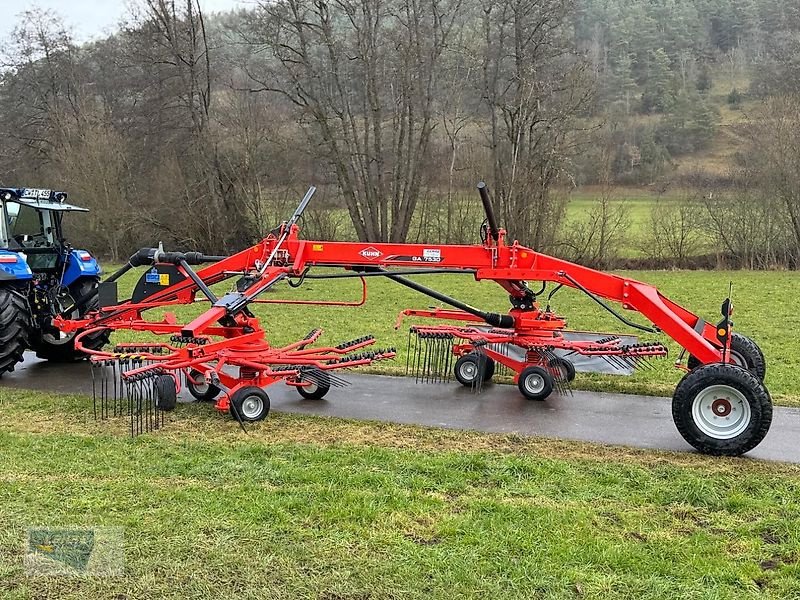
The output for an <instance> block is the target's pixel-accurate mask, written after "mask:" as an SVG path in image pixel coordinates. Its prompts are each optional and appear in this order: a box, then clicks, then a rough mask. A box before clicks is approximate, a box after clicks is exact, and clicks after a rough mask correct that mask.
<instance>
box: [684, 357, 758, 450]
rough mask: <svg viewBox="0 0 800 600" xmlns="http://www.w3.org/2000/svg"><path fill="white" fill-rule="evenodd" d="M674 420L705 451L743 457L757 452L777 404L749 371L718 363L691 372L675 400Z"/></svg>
mask: <svg viewBox="0 0 800 600" xmlns="http://www.w3.org/2000/svg"><path fill="white" fill-rule="evenodd" d="M672 418H673V420H674V421H675V425H676V427H677V428H678V431H679V432H680V434H681V435H682V436H683V438H684V439H685V440H686V441H687V442H689V443H690V444H691V445H692V446H694V447H695V448H696V449H697V450H699V451H700V452H704V453H706V454H712V455H716V456H739V455H741V454H744V453H745V452H749V451H750V450H752V449H753V448H755V447H756V446H757V445H758V444H759V443H761V440H763V439H764V437H765V436H766V435H767V432H768V431H769V427H770V424H771V423H772V399H771V398H770V395H769V392H768V391H767V389H766V388H765V387H764V384H763V383H762V382H761V381H760V380H759V379H758V378H757V377H756V376H755V375H754V374H753V373H751V372H750V371H748V370H747V369H745V368H743V367H739V366H737V365H731V364H722V363H715V364H710V365H704V366H702V367H698V368H696V369H695V370H694V371H691V372H690V373H687V374H686V375H685V376H684V378H683V379H682V380H681V381H680V383H679V384H678V387H677V388H676V389H675V394H674V396H673V398H672Z"/></svg>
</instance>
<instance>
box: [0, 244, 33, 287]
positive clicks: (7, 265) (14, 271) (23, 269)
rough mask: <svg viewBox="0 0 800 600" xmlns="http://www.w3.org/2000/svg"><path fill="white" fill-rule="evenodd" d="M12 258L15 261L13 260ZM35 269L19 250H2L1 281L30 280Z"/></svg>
mask: <svg viewBox="0 0 800 600" xmlns="http://www.w3.org/2000/svg"><path fill="white" fill-rule="evenodd" d="M12 259H14V260H13V262H12ZM30 279H33V271H31V268H30V267H29V266H28V263H27V262H26V261H25V257H24V256H23V255H21V254H19V253H18V252H9V251H8V250H0V281H29V280H30Z"/></svg>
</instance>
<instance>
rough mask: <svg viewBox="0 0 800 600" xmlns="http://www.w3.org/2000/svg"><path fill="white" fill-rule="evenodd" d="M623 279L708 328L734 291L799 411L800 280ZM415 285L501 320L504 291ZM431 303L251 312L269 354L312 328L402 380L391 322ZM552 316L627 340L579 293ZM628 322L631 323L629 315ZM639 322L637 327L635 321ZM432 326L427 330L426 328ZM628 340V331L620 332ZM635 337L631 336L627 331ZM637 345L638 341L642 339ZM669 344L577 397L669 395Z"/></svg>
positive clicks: (638, 275) (467, 283) (705, 275)
mask: <svg viewBox="0 0 800 600" xmlns="http://www.w3.org/2000/svg"><path fill="white" fill-rule="evenodd" d="M624 275H625V276H628V277H632V278H635V279H639V280H642V281H646V282H648V283H652V284H654V285H656V286H657V287H658V288H659V289H660V290H661V291H662V292H663V293H665V294H666V295H667V296H668V297H670V298H672V299H673V300H675V301H677V302H678V303H680V304H682V305H683V306H685V307H687V308H688V309H690V310H692V311H694V312H696V313H697V314H699V315H701V316H702V317H704V318H706V319H707V320H709V321H712V322H716V321H717V319H719V318H720V317H719V316H718V315H719V308H720V304H721V302H722V300H723V298H724V297H725V296H726V294H727V293H728V284H729V282H731V281H732V282H733V284H734V303H735V306H736V309H735V318H734V320H735V327H736V329H737V331H740V332H742V333H744V334H745V335H749V336H751V337H753V338H754V339H755V340H756V341H757V342H758V344H759V345H760V346H761V347H762V348H763V350H764V353H765V355H766V357H767V379H766V383H767V386H768V387H769V389H770V391H771V392H772V394H773V399H774V400H775V401H776V402H777V403H780V404H786V405H800V379H798V378H797V377H796V376H795V374H796V372H797V370H798V369H799V368H800V345H798V343H797V339H796V338H797V334H796V332H797V331H798V329H800V327H798V326H799V325H800V315H798V313H797V311H796V310H795V302H794V297H795V295H796V293H797V292H796V290H797V289H798V284H800V274H797V273H793V272H749V271H731V272H722V271H717V272H708V271H646V272H645V271H634V272H626V273H624ZM135 279H136V277H131V276H129V277H126V278H125V279H124V280H123V281H122V282H121V288H120V293H121V294H122V295H123V296H124V295H125V294H127V293H129V292H130V290H131V289H132V287H133V284H134V283H135ZM415 279H416V280H418V281H420V282H422V283H425V284H427V285H430V286H432V287H435V288H436V289H438V290H440V291H442V292H445V293H448V294H451V295H453V296H455V297H456V298H459V299H461V300H463V301H466V302H468V303H470V304H473V305H475V306H478V307H481V308H486V309H491V310H496V311H499V312H506V311H507V309H508V300H507V297H506V296H505V294H504V292H503V290H502V289H501V288H500V287H499V286H498V285H496V284H494V283H491V282H481V283H476V282H475V281H474V280H473V279H472V278H471V277H470V276H468V275H467V276H462V275H437V276H420V277H416V278H415ZM360 293H361V288H360V282H359V281H358V280H327V281H326V280H316V281H313V280H309V281H307V282H306V283H305V284H304V285H303V286H302V287H301V288H300V289H299V290H292V289H291V288H289V287H288V286H286V285H285V284H281V285H279V286H277V291H276V292H274V293H272V294H268V295H267V296H268V297H269V298H271V299H277V298H287V299H299V298H309V299H315V300H334V299H339V300H343V299H357V298H359V297H360ZM432 302H433V301H432V300H430V299H429V298H427V297H425V296H422V295H420V294H418V293H416V292H414V291H412V290H408V289H407V288H404V287H402V286H400V285H398V284H396V283H394V282H391V281H384V280H382V279H378V278H372V279H371V280H370V281H369V297H368V300H367V302H366V304H365V305H364V306H361V307H358V308H343V307H309V306H297V305H295V306H292V305H258V306H256V308H255V312H256V313H257V314H258V316H259V317H260V318H262V323H263V326H264V327H265V329H266V331H267V334H268V336H269V339H270V341H271V342H272V343H274V344H276V345H282V344H286V343H290V342H293V341H296V340H298V339H300V338H302V337H303V336H304V335H305V334H306V333H308V331H309V330H310V329H312V328H314V327H323V328H325V330H326V334H325V336H324V337H323V338H322V341H324V340H327V341H334V342H336V343H338V342H339V341H343V340H346V339H352V338H355V337H359V336H361V335H365V334H373V335H375V336H376V337H377V338H378V345H379V346H382V347H385V346H397V348H398V351H399V356H398V358H397V360H396V361H394V362H388V363H379V364H378V365H376V366H375V367H374V368H373V371H374V372H380V373H388V374H402V373H404V372H405V368H406V347H407V332H408V327H407V326H408V325H410V324H413V323H414V322H422V321H413V320H408V321H406V322H405V323H404V326H403V327H401V328H400V329H399V330H395V329H394V323H395V317H396V315H397V314H398V313H399V312H400V311H401V310H402V309H404V308H424V307H426V306H429V305H430V304H431V303H432ZM205 306H207V304H197V305H195V306H190V307H178V309H177V310H176V312H177V313H178V317H179V318H180V319H188V318H189V317H191V316H192V315H194V314H197V313H198V312H199V311H200V310H202V308H203V307H205ZM553 309H554V310H555V311H557V312H559V313H561V314H564V315H566V316H567V317H568V322H569V325H570V327H571V328H572V329H577V330H587V331H611V332H625V331H626V330H627V328H626V327H625V326H624V325H622V324H620V323H618V322H617V321H616V320H615V319H614V318H613V317H612V316H611V315H609V314H608V313H606V312H605V311H603V310H602V309H601V308H600V307H598V306H597V305H596V304H595V303H594V302H593V301H592V300H590V299H588V298H587V297H585V296H583V295H582V294H581V293H580V292H577V291H573V290H569V289H564V290H561V291H560V292H559V293H558V294H557V295H556V296H555V297H554V299H553ZM633 318H634V319H636V318H637V315H633ZM639 320H640V322H641V319H639ZM428 322H431V321H428ZM627 332H628V333H631V331H630V330H627ZM634 333H635V332H634ZM118 339H119V340H120V341H121V340H123V339H126V340H129V339H138V340H144V339H152V337H149V336H147V335H145V334H130V333H125V334H119V335H118ZM643 339H645V338H643ZM647 339H648V340H650V339H661V340H662V341H664V342H668V345H669V346H670V352H671V355H670V357H669V358H668V359H666V360H659V361H654V366H655V369H654V370H650V371H640V372H637V373H636V374H635V375H633V376H632V377H618V376H608V375H592V374H579V376H578V379H577V380H576V382H575V386H576V387H577V388H578V389H588V390H596V391H613V392H626V393H641V394H653V395H664V396H671V395H672V392H673V390H674V388H675V385H676V384H677V382H678V380H679V379H680V377H681V372H680V371H678V370H676V369H675V368H674V367H673V366H672V363H673V361H674V359H675V358H677V356H678V353H679V348H678V347H677V346H676V345H675V344H672V343H671V342H670V341H669V340H668V339H667V338H666V337H665V336H649V337H647Z"/></svg>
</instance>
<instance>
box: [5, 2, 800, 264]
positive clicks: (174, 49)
mask: <svg viewBox="0 0 800 600" xmlns="http://www.w3.org/2000/svg"><path fill="white" fill-rule="evenodd" d="M65 10H67V9H66V8H65ZM3 54H4V64H5V69H4V71H3V74H2V81H0V134H2V136H3V140H4V144H3V146H2V148H0V168H1V169H2V173H3V180H4V183H5V184H9V185H36V186H50V187H58V188H66V189H68V190H69V191H70V192H72V194H73V198H75V199H76V200H78V199H79V201H80V202H81V203H83V204H85V205H87V206H88V207H89V208H91V209H92V211H93V212H92V213H91V214H90V215H89V216H88V217H87V219H86V220H85V221H82V222H81V223H79V224H78V227H77V230H76V233H75V236H80V237H81V238H82V239H83V240H86V241H85V242H84V243H88V244H90V245H91V246H92V247H94V248H97V250H98V251H99V252H101V253H103V254H107V255H110V256H111V257H112V258H119V257H122V256H125V255H127V253H128V252H130V250H131V249H133V248H135V247H138V246H139V245H141V244H151V243H152V242H153V241H154V239H160V240H163V241H164V242H165V243H166V244H169V245H172V246H177V247H202V248H203V249H205V250H208V251H229V250H233V249H235V248H240V247H242V246H244V245H245V244H247V243H250V242H251V241H252V240H253V239H257V238H258V237H259V236H261V235H262V234H263V233H264V232H265V231H267V230H269V229H270V228H271V227H272V226H274V224H275V222H276V221H277V220H278V219H279V218H281V217H282V216H283V215H285V214H286V211H287V210H288V206H289V205H291V204H293V203H294V202H295V200H296V198H297V197H298V194H299V193H301V191H302V190H303V189H304V188H305V186H306V185H307V184H309V183H315V184H317V185H319V186H320V189H321V194H320V197H318V199H317V200H316V201H315V208H314V210H312V211H311V213H310V214H309V216H308V218H307V222H306V224H305V227H306V231H307V233H308V234H309V235H318V236H321V237H356V236H357V237H359V238H360V239H364V240H397V241H399V240H404V239H409V238H414V239H423V238H424V239H429V240H431V241H446V242H456V241H465V240H470V241H471V240H473V239H474V237H475V231H476V227H477V224H478V223H479V221H480V215H479V213H477V212H476V211H475V210H473V209H474V207H475V206H476V203H475V201H474V197H473V194H472V192H471V191H470V190H472V189H474V188H473V186H474V183H475V182H476V181H478V180H479V179H485V180H486V181H488V182H489V184H490V187H491V188H492V190H493V191H494V193H495V199H496V203H497V205H498V209H499V213H500V218H501V220H502V222H503V223H505V224H506V226H507V227H508V228H509V229H510V233H511V235H513V236H514V237H517V238H519V239H521V240H524V241H525V242H527V243H528V244H531V245H533V246H535V247H537V248H541V249H544V250H547V251H551V252H555V253H559V254H562V255H565V256H568V257H570V258H573V259H575V260H579V261H582V262H585V263H589V264H596V265H605V266H607V265H609V264H613V263H614V260H615V259H616V258H617V257H618V256H619V255H620V248H621V247H622V246H626V245H627V246H631V247H636V248H641V249H640V250H636V255H637V256H641V257H643V258H648V259H654V260H657V261H660V262H659V264H662V263H664V261H666V263H667V264H690V263H691V262H692V260H693V257H696V256H698V255H707V256H712V259H711V260H717V261H723V262H726V263H727V264H731V265H734V266H736V265H740V266H774V265H778V264H780V265H792V266H793V265H795V264H796V263H797V258H798V257H799V256H800V198H798V193H797V191H796V190H797V189H800V182H798V181H797V180H798V177H799V176H798V173H800V168H797V165H798V164H800V150H798V148H797V143H796V142H795V140H796V139H798V138H799V137H800V136H798V135H797V133H798V119H797V115H798V114H800V108H798V106H800V104H798V100H797V95H796V94H797V92H798V91H800V83H799V82H800V6H798V3H797V2H796V1H794V0H777V1H773V0H574V1H570V0H504V1H502V2H501V1H497V0H337V1H336V2H326V1H324V0H281V1H279V2H271V3H262V4H259V5H257V6H253V8H252V9H248V10H242V11H238V12H232V13H229V14H214V15H209V14H205V13H204V12H203V6H202V0H200V2H199V3H198V2H191V1H190V2H175V1H174V0H140V1H139V2H135V3H133V6H132V11H131V14H130V15H129V16H128V17H127V18H126V21H125V22H124V23H122V24H121V26H120V29H119V31H118V32H117V33H115V34H114V35H112V36H111V37H108V38H106V39H102V40H99V41H94V42H92V43H89V44H84V45H79V44H76V43H74V41H73V39H72V37H71V34H70V32H69V31H66V30H65V29H64V27H63V24H62V21H61V19H60V18H59V16H58V15H55V14H52V13H41V12H33V13H26V14H24V15H22V16H21V17H20V20H19V23H18V25H17V28H16V30H15V33H14V35H13V36H12V39H11V40H9V41H8V43H7V44H6V45H5V46H4V49H3ZM620 185H625V186H637V187H638V189H640V190H642V191H641V193H642V194H645V195H647V196H648V197H654V198H655V197H661V196H664V197H667V196H669V197H670V198H671V199H672V200H673V201H672V202H671V203H670V204H668V205H664V204H658V205H655V204H654V205H653V207H652V211H650V209H647V210H648V214H647V216H646V219H645V221H643V222H642V223H643V224H641V227H643V228H644V229H643V230H642V231H640V232H637V236H638V237H637V238H636V240H631V239H628V240H623V239H622V237H621V235H622V233H624V232H626V231H628V230H630V229H631V228H630V226H629V225H630V219H629V215H628V214H627V211H628V209H627V207H626V206H625V205H624V204H625V203H622V202H618V201H616V199H617V198H619V197H620V193H619V188H618V187H615V186H620ZM585 186H594V187H591V188H589V189H592V190H600V191H598V192H596V193H595V195H594V196H592V197H591V202H589V203H588V204H587V205H586V206H587V208H586V209H585V210H583V209H582V210H581V211H580V212H579V213H576V212H575V211H574V210H573V211H572V212H569V211H568V202H569V199H570V197H571V196H574V194H575V192H576V190H578V191H580V190H581V189H583V188H585ZM581 193H583V192H581ZM626 195H627V193H626ZM640 238H641V239H640ZM653 240H656V241H653ZM713 257H716V258H713ZM706 260H708V259H706Z"/></svg>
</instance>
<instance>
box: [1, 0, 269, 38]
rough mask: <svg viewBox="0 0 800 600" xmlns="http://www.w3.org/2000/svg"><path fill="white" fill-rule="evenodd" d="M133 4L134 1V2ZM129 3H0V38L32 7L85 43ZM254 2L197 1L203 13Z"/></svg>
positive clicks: (118, 0)
mask: <svg viewBox="0 0 800 600" xmlns="http://www.w3.org/2000/svg"><path fill="white" fill-rule="evenodd" d="M134 1H135V0H134ZM130 2H131V0H0V35H3V36H4V37H5V36H6V35H8V34H9V33H10V32H11V31H12V30H13V29H14V26H15V25H16V23H17V21H18V15H20V14H21V13H23V12H25V11H26V10H30V9H33V8H37V7H38V8H43V9H51V10H54V11H55V12H57V13H58V14H59V15H61V17H62V18H63V19H64V21H65V22H66V24H67V25H68V26H69V27H71V28H72V30H73V32H74V34H75V39H76V40H77V41H81V42H83V41H86V40H90V39H93V38H97V37H102V36H103V35H104V34H107V33H109V32H112V31H114V30H115V29H116V26H117V23H118V22H119V20H120V19H121V18H122V17H123V16H125V15H126V14H127V10H128V8H127V7H128V6H129V4H130ZM253 4H254V0H200V6H201V7H202V9H203V11H205V12H209V13H210V12H219V11H226V10H230V9H232V8H238V7H244V6H248V5H253Z"/></svg>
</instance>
